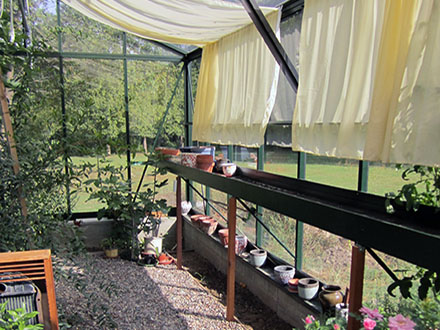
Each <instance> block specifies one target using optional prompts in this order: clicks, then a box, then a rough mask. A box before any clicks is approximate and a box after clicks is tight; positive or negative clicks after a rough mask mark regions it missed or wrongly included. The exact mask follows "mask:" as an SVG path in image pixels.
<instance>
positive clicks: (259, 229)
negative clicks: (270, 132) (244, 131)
mask: <svg viewBox="0 0 440 330" xmlns="http://www.w3.org/2000/svg"><path fill="white" fill-rule="evenodd" d="M257 170H260V171H263V170H264V145H262V146H260V147H259V148H258V151H257ZM262 216H263V208H262V207H261V206H260V205H257V217H258V219H257V221H256V222H255V237H256V239H255V241H256V242H255V243H256V245H257V246H259V247H261V246H262V244H263V226H262V225H261V222H262V221H263V217H262ZM258 220H260V221H258ZM289 253H290V251H289Z"/></svg>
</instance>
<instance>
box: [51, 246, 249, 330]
mask: <svg viewBox="0 0 440 330" xmlns="http://www.w3.org/2000/svg"><path fill="white" fill-rule="evenodd" d="M55 263H57V264H59V260H58V261H56V262H55ZM74 264H75V266H73V265H64V270H65V271H70V272H71V273H74V274H76V276H79V277H80V278H82V280H83V282H84V283H86V284H87V286H86V287H85V288H83V289H82V290H81V292H79V291H78V290H76V289H74V288H73V287H74V286H75V281H74V280H72V279H69V278H63V277H61V276H56V295H57V306H58V311H59V313H60V314H63V315H60V319H65V320H66V321H67V322H68V323H69V324H70V325H72V328H71V329H108V328H111V325H110V324H108V323H103V320H105V319H104V318H103V317H102V315H107V316H109V315H110V316H111V318H112V319H113V320H114V322H115V323H116V324H115V326H116V328H117V329H130V330H135V329H197V330H199V329H213V330H214V329H222V330H223V329H252V328H251V327H249V326H246V325H243V324H241V323H239V322H228V321H226V307H225V306H224V305H223V304H222V303H221V302H220V301H219V299H218V298H217V297H215V296H213V295H212V294H211V293H210V292H208V291H207V290H206V289H205V288H203V287H202V286H201V285H200V284H199V282H198V281H197V279H195V278H194V277H193V276H192V275H191V274H190V273H189V272H188V271H186V270H177V268H176V266H175V265H174V264H171V265H166V266H161V265H159V266H157V267H143V266H139V265H137V264H136V263H134V262H129V261H126V260H122V259H106V258H104V257H103V256H102V255H98V254H92V255H90V256H89V257H78V258H76V259H75V260H74ZM106 290H107V291H110V293H112V294H111V295H110V297H109V296H108V294H106V293H105V291H106ZM87 296H89V297H90V298H89V299H87ZM89 302H93V304H89Z"/></svg>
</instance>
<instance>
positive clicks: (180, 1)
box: [63, 0, 280, 147]
mask: <svg viewBox="0 0 440 330" xmlns="http://www.w3.org/2000/svg"><path fill="white" fill-rule="evenodd" d="M63 2H64V3H66V4H67V5H69V6H71V7H73V8H74V9H76V10H78V11H79V12H81V13H82V14H84V15H86V16H88V17H90V18H92V19H94V20H97V21H99V22H101V23H104V24H107V25H110V26H112V27H114V28H116V29H120V30H123V31H127V32H130V33H133V34H135V35H138V36H141V37H145V38H149V39H155V40H159V41H166V42H171V43H178V44H193V45H198V46H204V49H203V55H202V64H201V72H200V75H199V81H198V87H197V96H196V104H195V110H194V117H193V118H194V126H193V139H194V140H198V141H203V142H211V143H220V144H238V145H244V146H249V147H257V146H259V145H260V144H262V143H263V142H264V132H265V129H266V126H267V122H268V120H269V117H270V114H271V112H272V108H273V104H274V100H275V95H276V87H277V82H278V74H279V69H278V66H277V65H276V64H275V60H274V59H273V56H272V55H271V53H270V52H269V50H268V48H267V46H266V45H265V43H264V41H263V39H262V38H261V36H260V35H259V33H258V31H257V30H256V29H255V27H254V25H253V23H252V20H251V19H250V18H249V15H248V14H247V12H246V11H245V10H244V8H243V7H242V6H241V4H235V3H232V2H228V1H220V0H142V1H141V0H63ZM261 10H262V11H263V13H264V14H265V15H266V16H267V18H268V20H269V23H270V24H271V26H272V27H274V28H276V29H277V31H279V21H280V15H279V10H277V9H276V8H264V7H263V8H261Z"/></svg>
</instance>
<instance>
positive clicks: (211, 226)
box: [198, 216, 218, 235]
mask: <svg viewBox="0 0 440 330" xmlns="http://www.w3.org/2000/svg"><path fill="white" fill-rule="evenodd" d="M198 223H199V226H200V229H201V230H203V231H204V232H205V233H207V234H208V235H212V234H214V232H215V230H216V229H217V225H218V222H217V221H215V220H214V218H213V217H209V216H205V217H201V218H199V222H198Z"/></svg>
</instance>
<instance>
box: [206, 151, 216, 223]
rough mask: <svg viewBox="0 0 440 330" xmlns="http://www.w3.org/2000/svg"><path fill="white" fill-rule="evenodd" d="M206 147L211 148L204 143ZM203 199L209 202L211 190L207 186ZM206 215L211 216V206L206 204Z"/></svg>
mask: <svg viewBox="0 0 440 330" xmlns="http://www.w3.org/2000/svg"><path fill="white" fill-rule="evenodd" d="M205 145H206V146H208V147H209V146H211V143H205ZM214 160H215V159H214ZM205 198H206V199H207V200H208V201H210V200H211V188H210V187H209V186H205ZM205 209H206V215H211V206H209V203H206V207H205Z"/></svg>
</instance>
